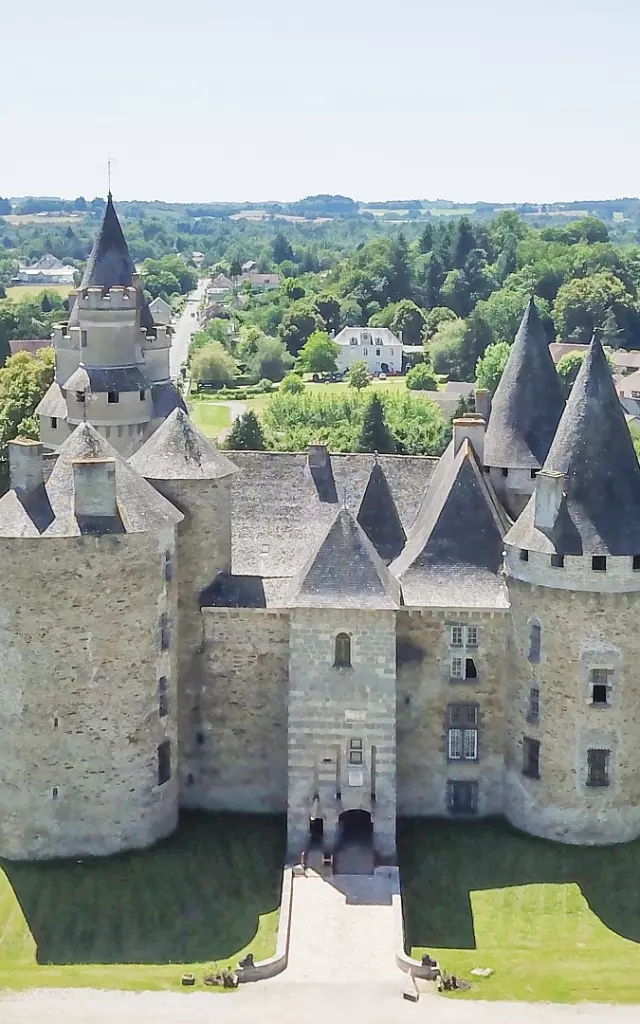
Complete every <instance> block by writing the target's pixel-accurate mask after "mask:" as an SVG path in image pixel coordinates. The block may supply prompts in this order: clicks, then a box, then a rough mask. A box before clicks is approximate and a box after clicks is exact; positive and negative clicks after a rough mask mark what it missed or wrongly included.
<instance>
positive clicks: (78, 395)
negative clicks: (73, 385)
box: [76, 391, 84, 405]
mask: <svg viewBox="0 0 640 1024" xmlns="http://www.w3.org/2000/svg"><path fill="white" fill-rule="evenodd" d="M76 402H78V403H79V404H80V405H84V391H76Z"/></svg>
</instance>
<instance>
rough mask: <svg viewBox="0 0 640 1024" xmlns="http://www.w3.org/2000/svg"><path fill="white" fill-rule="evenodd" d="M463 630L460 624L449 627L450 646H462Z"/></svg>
mask: <svg viewBox="0 0 640 1024" xmlns="http://www.w3.org/2000/svg"><path fill="white" fill-rule="evenodd" d="M462 639H463V632H462V626H452V627H451V646H452V647H462Z"/></svg>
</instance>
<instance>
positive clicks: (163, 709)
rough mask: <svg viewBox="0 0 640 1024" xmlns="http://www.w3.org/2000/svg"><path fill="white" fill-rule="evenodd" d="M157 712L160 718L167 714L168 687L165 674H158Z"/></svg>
mask: <svg viewBox="0 0 640 1024" xmlns="http://www.w3.org/2000/svg"><path fill="white" fill-rule="evenodd" d="M158 714H159V716H160V718H166V717H167V715H168V714H169V687H168V685H167V677H166V676H160V678H159V680H158Z"/></svg>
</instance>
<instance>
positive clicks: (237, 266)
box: [229, 259, 242, 281]
mask: <svg viewBox="0 0 640 1024" xmlns="http://www.w3.org/2000/svg"><path fill="white" fill-rule="evenodd" d="M241 274H242V264H241V263H240V260H239V259H235V260H231V263H230V264H229V277H230V278H231V280H232V281H237V279H238V278H239V277H240V275H241Z"/></svg>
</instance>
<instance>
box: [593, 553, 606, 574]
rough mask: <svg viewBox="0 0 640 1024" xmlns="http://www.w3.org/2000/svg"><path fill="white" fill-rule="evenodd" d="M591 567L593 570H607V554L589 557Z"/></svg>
mask: <svg viewBox="0 0 640 1024" xmlns="http://www.w3.org/2000/svg"><path fill="white" fill-rule="evenodd" d="M591 568H592V569H593V571H594V572H606V571H607V556H606V555H594V556H593V558H592V559H591Z"/></svg>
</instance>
